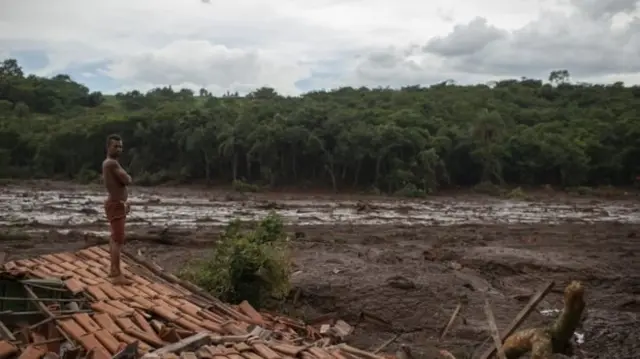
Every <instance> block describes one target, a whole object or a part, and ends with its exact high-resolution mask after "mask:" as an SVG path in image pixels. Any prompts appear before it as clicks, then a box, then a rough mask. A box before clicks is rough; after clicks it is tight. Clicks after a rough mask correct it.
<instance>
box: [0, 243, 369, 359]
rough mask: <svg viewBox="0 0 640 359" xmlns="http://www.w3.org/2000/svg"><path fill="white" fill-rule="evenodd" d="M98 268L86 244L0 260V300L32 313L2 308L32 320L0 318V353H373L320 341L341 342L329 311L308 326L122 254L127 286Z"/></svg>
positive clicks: (349, 357)
mask: <svg viewBox="0 0 640 359" xmlns="http://www.w3.org/2000/svg"><path fill="white" fill-rule="evenodd" d="M108 265H109V252H108V250H107V248H106V247H88V248H84V249H82V250H80V251H78V252H75V253H70V252H67V253H57V254H48V255H44V256H41V257H37V258H33V259H23V260H17V261H15V262H9V263H5V264H4V265H2V266H0V273H1V274H2V278H3V282H4V283H5V285H10V286H14V287H15V288H16V290H15V291H11V292H10V293H12V295H13V296H7V297H0V301H3V300H4V302H7V303H24V305H31V304H33V306H35V308H36V309H37V310H36V311H33V309H30V310H32V311H31V312H12V311H3V312H2V315H3V318H5V317H6V318H23V317H21V316H29V317H28V318H34V319H30V320H26V319H25V320H24V321H22V320H12V321H10V322H9V321H5V322H6V323H10V324H11V325H8V327H7V328H4V327H0V338H4V339H5V340H4V341H2V340H0V355H1V356H4V355H7V356H9V357H18V358H20V357H22V358H23V359H33V358H35V357H38V358H41V357H42V356H46V357H47V359H58V356H59V358H60V359H80V358H84V359H109V358H114V357H115V359H135V358H141V357H144V358H145V359H194V358H205V359H211V358H215V357H216V356H218V357H222V356H227V354H228V353H227V352H223V351H220V350H222V349H221V348H231V347H233V348H234V349H233V350H237V351H238V352H242V355H243V356H246V357H247V358H251V359H260V358H264V359H276V358H280V357H283V356H287V355H291V356H294V357H299V358H302V359H308V358H310V357H311V356H313V357H319V358H326V357H332V356H335V357H337V358H339V359H342V358H345V359H363V358H364V359H374V358H375V359H378V358H379V357H378V356H376V355H375V354H373V353H368V352H365V351H359V349H357V348H353V347H349V346H347V347H345V348H344V349H342V347H340V346H330V344H332V343H333V344H339V343H341V342H342V341H344V340H345V338H346V337H348V336H349V335H350V334H351V333H352V332H353V330H354V327H353V326H351V325H350V324H348V323H346V322H345V321H343V320H339V319H337V318H336V315H335V313H330V314H329V315H325V316H323V317H321V318H318V320H317V321H318V323H316V324H312V325H309V324H306V323H304V322H302V321H300V320H296V319H292V318H287V317H284V316H279V315H277V314H272V313H264V312H259V311H257V310H256V309H255V308H253V307H252V306H251V305H250V304H249V303H248V302H247V301H243V302H242V303H240V304H239V305H230V304H227V303H223V302H222V301H220V300H219V299H217V298H215V297H213V296H211V295H210V294H208V293H206V292H204V291H203V290H202V289H200V288H198V287H197V286H195V285H193V284H191V283H188V282H184V281H182V280H180V279H178V278H176V277H175V276H173V275H171V274H168V273H166V272H164V270H163V269H162V268H161V267H160V266H158V265H157V264H155V263H153V262H150V261H148V260H146V259H145V258H143V257H142V256H141V255H136V254H132V253H129V252H125V255H124V256H123V262H122V266H123V272H124V274H125V275H126V276H127V277H128V278H130V279H131V280H132V282H133V284H132V285H130V286H122V287H118V286H114V285H113V284H111V282H110V281H109V280H108V277H107V275H108V274H107V271H105V270H104V269H105V268H107V267H108ZM32 288H33V289H32ZM36 289H37V290H36ZM14 293H25V295H24V298H23V297H22V296H20V297H18V296H16V294H14ZM45 293H46V294H45ZM52 293H53V294H52ZM43 317H44V320H42V318H43ZM24 318H27V317H24ZM33 323H35V324H33ZM0 324H2V323H1V322H0ZM1 329H6V330H1ZM12 332H15V333H16V334H15V337H13V333H12ZM16 337H17V338H16ZM225 350H226V349H225ZM350 352H351V353H350ZM32 357H33V358H32ZM229 358H231V359H233V358H236V357H234V356H233V355H231V356H229ZM0 359H5V358H4V357H0ZM236 359H238V358H236Z"/></svg>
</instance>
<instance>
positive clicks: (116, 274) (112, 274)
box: [107, 272, 120, 278]
mask: <svg viewBox="0 0 640 359" xmlns="http://www.w3.org/2000/svg"><path fill="white" fill-rule="evenodd" d="M119 275H120V274H119V273H118V272H109V275H108V276H107V277H109V278H115V277H117V276H119Z"/></svg>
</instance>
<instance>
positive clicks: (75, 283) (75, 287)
mask: <svg viewBox="0 0 640 359" xmlns="http://www.w3.org/2000/svg"><path fill="white" fill-rule="evenodd" d="M64 284H65V285H66V286H67V289H69V290H70V291H71V293H73V294H74V295H75V294H78V293H82V292H83V291H84V289H85V287H86V285H85V284H84V283H82V282H80V281H79V280H77V279H75V278H69V279H67V280H65V281H64Z"/></svg>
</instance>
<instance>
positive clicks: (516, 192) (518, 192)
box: [506, 187, 529, 201]
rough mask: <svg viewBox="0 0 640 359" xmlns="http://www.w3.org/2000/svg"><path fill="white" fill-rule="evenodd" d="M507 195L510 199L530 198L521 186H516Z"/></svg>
mask: <svg viewBox="0 0 640 359" xmlns="http://www.w3.org/2000/svg"><path fill="white" fill-rule="evenodd" d="M506 197H507V198H509V199H514V200H523V201H524V200H527V199H529V196H528V195H527V194H526V193H525V192H524V191H523V190H522V188H520V187H516V188H514V189H512V190H511V191H509V192H508V193H507V195H506Z"/></svg>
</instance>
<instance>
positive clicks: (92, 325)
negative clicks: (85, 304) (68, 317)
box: [72, 313, 102, 333]
mask: <svg viewBox="0 0 640 359" xmlns="http://www.w3.org/2000/svg"><path fill="white" fill-rule="evenodd" d="M72 317H73V319H75V321H76V322H78V324H80V326H81V327H82V328H83V329H84V330H85V331H86V332H87V333H93V332H97V331H98V330H100V329H102V327H100V326H99V325H98V323H96V322H94V321H93V319H91V317H90V316H89V314H87V313H78V314H74V315H73V316H72Z"/></svg>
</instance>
